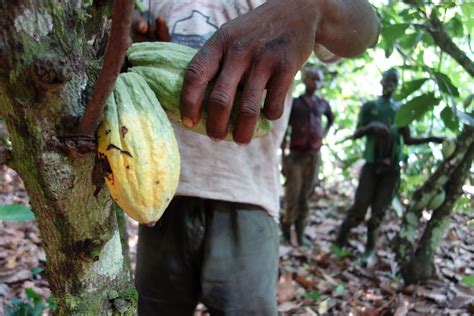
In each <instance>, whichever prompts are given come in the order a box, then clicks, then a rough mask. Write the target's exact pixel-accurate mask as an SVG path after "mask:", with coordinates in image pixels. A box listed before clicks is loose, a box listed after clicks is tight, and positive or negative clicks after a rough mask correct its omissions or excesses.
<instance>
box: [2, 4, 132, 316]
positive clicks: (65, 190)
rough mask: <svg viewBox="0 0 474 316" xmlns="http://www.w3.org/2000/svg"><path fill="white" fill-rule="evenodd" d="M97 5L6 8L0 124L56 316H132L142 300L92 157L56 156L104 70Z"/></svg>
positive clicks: (99, 7)
mask: <svg viewBox="0 0 474 316" xmlns="http://www.w3.org/2000/svg"><path fill="white" fill-rule="evenodd" d="M91 3H92V4H91V5H89V6H88V5H86V4H84V3H83V2H82V1H75V0H74V1H73V0H69V1H57V0H44V1H40V2H38V1H33V0H20V1H2V2H1V3H0V29H1V31H0V115H1V116H2V117H3V118H4V119H5V121H6V124H7V127H8V130H9V133H10V137H11V142H12V145H13V152H12V160H11V161H10V163H9V164H10V166H11V167H12V168H14V169H15V170H16V171H17V172H18V174H19V175H20V176H21V178H22V179H23V181H24V183H25V188H26V190H27V192H28V195H29V197H30V201H31V206H32V208H33V211H34V213H35V216H36V221H37V224H38V227H39V229H40V233H41V239H42V242H43V246H44V249H45V252H46V256H47V269H46V272H47V279H48V282H49V285H50V287H51V290H52V293H53V296H54V298H55V300H56V302H57V304H58V314H59V315H102V314H104V315H106V314H112V313H116V312H119V313H122V314H124V313H125V314H126V313H130V314H133V313H134V309H135V306H136V292H135V291H134V290H133V285H132V281H131V275H130V267H129V261H128V259H127V256H126V255H124V254H123V251H122V242H121V239H120V233H119V229H118V223H117V217H116V213H115V211H114V208H113V205H112V201H111V199H110V197H109V194H108V192H107V190H106V188H104V189H103V190H102V191H101V192H100V193H99V194H98V195H97V196H94V190H95V188H94V184H93V182H92V178H93V177H92V176H93V174H92V173H93V167H94V163H95V153H94V152H91V153H88V154H76V155H70V154H66V153H64V152H63V151H62V150H61V149H60V146H58V144H59V143H61V139H62V138H63V137H64V136H68V135H71V134H74V133H75V131H76V130H77V127H78V124H79V121H80V118H81V116H82V113H83V111H84V106H85V104H86V103H87V100H88V97H89V94H90V92H91V90H92V88H93V86H94V83H95V79H96V77H97V74H98V72H99V70H100V64H101V54H103V45H101V44H103V43H101V37H100V36H99V37H96V38H95V39H93V38H92V37H91V36H90V34H88V32H89V31H88V30H92V29H95V30H98V29H101V27H102V26H103V25H106V24H107V23H104V19H101V18H98V16H100V15H101V14H102V12H104V10H105V11H107V9H108V8H109V6H110V3H108V1H93V2H92V1H91ZM99 13H100V14H99ZM105 22H106V21H105ZM101 51H102V53H101ZM111 293H112V294H111Z"/></svg>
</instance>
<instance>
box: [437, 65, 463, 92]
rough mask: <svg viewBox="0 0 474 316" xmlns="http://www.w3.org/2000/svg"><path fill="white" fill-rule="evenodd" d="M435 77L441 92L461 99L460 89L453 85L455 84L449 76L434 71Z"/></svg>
mask: <svg viewBox="0 0 474 316" xmlns="http://www.w3.org/2000/svg"><path fill="white" fill-rule="evenodd" d="M433 75H434V76H435V78H436V83H437V84H438V87H439V89H440V90H441V92H443V93H446V94H448V95H452V96H454V97H459V90H458V88H457V87H456V86H455V85H454V84H453V82H452V81H451V79H450V78H449V77H448V76H447V75H445V74H443V73H441V72H437V71H434V72H433Z"/></svg>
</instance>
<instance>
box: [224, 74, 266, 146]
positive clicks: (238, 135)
mask: <svg viewBox="0 0 474 316" xmlns="http://www.w3.org/2000/svg"><path fill="white" fill-rule="evenodd" d="M267 81H268V74H267V73H265V72H261V71H260V72H259V71H252V72H251V74H250V76H249V78H248V80H247V82H246V84H245V88H244V92H243V94H242V98H241V103H240V104H239V105H238V106H239V108H238V111H237V121H236V124H235V129H234V131H233V137H234V142H236V143H237V144H239V145H246V144H248V143H250V141H251V140H252V136H253V132H254V130H255V124H256V123H257V119H258V117H259V115H260V107H261V102H262V95H263V90H264V89H265V86H266V84H267Z"/></svg>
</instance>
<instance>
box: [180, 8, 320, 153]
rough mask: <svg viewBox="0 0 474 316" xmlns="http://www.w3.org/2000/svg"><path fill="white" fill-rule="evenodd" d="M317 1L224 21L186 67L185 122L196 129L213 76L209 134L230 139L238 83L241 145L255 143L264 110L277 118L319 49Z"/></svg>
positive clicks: (235, 133) (237, 132)
mask: <svg viewBox="0 0 474 316" xmlns="http://www.w3.org/2000/svg"><path fill="white" fill-rule="evenodd" d="M315 3H319V1H314V0H311V1H301V0H300V1H285V0H274V1H268V2H266V3H265V4H264V5H262V6H260V7H258V8H256V9H255V10H253V11H251V12H249V13H248V14H246V15H243V16H241V17H239V18H237V19H235V20H232V21H230V22H228V23H226V24H224V25H223V26H222V27H221V28H220V29H219V30H218V31H217V32H216V33H215V34H214V35H213V36H212V37H211V38H210V39H209V40H208V41H207V43H206V44H205V46H204V47H203V48H202V49H201V50H200V51H199V52H198V53H197V54H196V56H195V57H194V58H193V60H192V61H191V63H190V64H189V66H188V68H187V70H186V73H185V78H184V85H183V89H182V94H181V115H182V118H183V124H184V125H185V126H186V127H193V126H195V125H196V124H197V123H198V122H199V120H200V117H201V113H202V110H203V108H202V104H201V102H202V99H203V95H204V92H205V90H206V87H207V85H208V84H209V82H210V81H211V80H213V79H214V78H216V81H215V84H214V86H213V88H212V90H211V93H210V96H209V103H208V109H207V112H208V116H207V125H206V127H207V133H208V135H209V137H211V138H213V139H216V140H221V139H223V138H224V137H225V135H226V133H227V129H228V123H229V115H230V112H231V109H232V106H233V101H234V96H235V93H236V90H237V86H238V85H239V84H242V85H243V94H242V97H241V103H240V104H238V105H236V106H238V107H239V108H238V110H237V121H236V125H235V129H234V131H233V137H234V141H235V142H236V143H239V144H247V143H249V142H250V140H251V138H252V134H253V131H254V128H255V123H256V121H257V118H258V116H259V115H260V111H261V110H262V112H263V115H264V116H265V117H266V118H267V119H270V120H275V119H278V118H279V117H280V116H281V115H282V113H283V107H284V101H285V97H286V94H287V91H288V89H289V88H290V85H291V83H292V80H293V77H294V75H295V74H296V72H297V71H298V69H300V67H301V65H302V64H303V63H304V62H305V61H306V59H307V58H308V56H309V55H310V53H311V52H312V50H313V47H314V42H315V38H316V32H317V26H318V22H319V19H320V11H319V10H318V8H317V7H315ZM265 89H266V90H267V94H266V98H265V103H264V106H263V109H261V103H262V96H263V93H264V90H265Z"/></svg>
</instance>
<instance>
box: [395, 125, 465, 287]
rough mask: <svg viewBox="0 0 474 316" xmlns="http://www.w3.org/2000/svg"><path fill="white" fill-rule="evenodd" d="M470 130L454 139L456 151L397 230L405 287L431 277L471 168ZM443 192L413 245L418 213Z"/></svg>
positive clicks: (417, 197) (415, 199) (417, 194)
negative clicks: (439, 248)
mask: <svg viewBox="0 0 474 316" xmlns="http://www.w3.org/2000/svg"><path fill="white" fill-rule="evenodd" d="M473 131H474V129H473V128H472V127H469V126H465V127H464V129H463V131H462V132H461V134H460V135H459V136H458V139H457V143H456V151H455V153H454V154H453V155H452V157H451V158H449V159H448V160H446V161H444V162H443V163H442V164H441V165H440V166H439V167H438V168H437V170H436V171H435V173H433V174H432V175H431V176H430V178H429V179H428V180H427V181H425V183H424V184H423V186H422V187H420V188H419V189H418V190H417V191H416V192H415V193H414V194H413V199H412V201H411V203H410V205H409V206H408V208H407V210H406V212H405V215H404V217H403V220H402V225H401V226H400V233H399V235H398V237H397V240H396V242H395V245H396V246H395V252H396V254H397V261H398V263H399V265H400V270H401V272H402V275H403V278H404V280H405V281H406V282H407V283H416V282H418V281H421V280H425V279H427V278H429V277H431V276H432V274H433V273H434V262H433V259H434V254H435V252H436V249H437V247H438V245H439V242H440V241H441V239H442V238H443V236H444V233H445V232H446V229H447V227H448V225H449V217H450V215H451V213H452V211H453V208H454V205H455V203H456V201H457V200H458V199H459V197H460V196H461V192H462V185H463V184H464V182H465V180H466V177H467V175H468V171H469V168H470V167H471V165H472V160H473V150H474V133H473ZM440 190H444V192H445V198H444V202H443V203H442V204H441V205H440V206H439V207H437V208H436V209H434V210H432V211H433V215H432V217H431V219H430V221H429V222H428V223H427V225H426V227H425V229H424V231H423V233H422V235H421V237H420V238H419V241H418V243H417V242H416V241H417V238H416V237H417V235H416V233H417V230H418V227H419V221H420V217H421V214H422V211H423V210H425V209H429V204H430V201H431V199H433V198H434V197H435V196H436V194H437V193H438V192H440Z"/></svg>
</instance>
